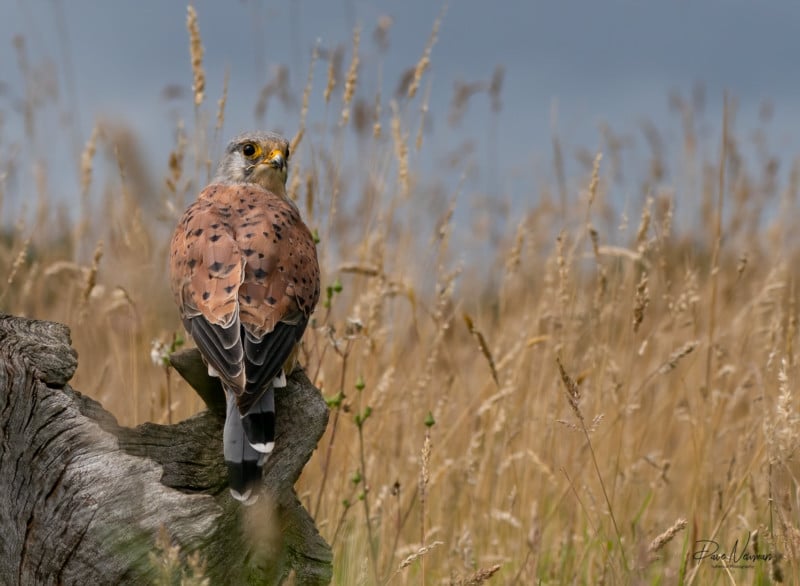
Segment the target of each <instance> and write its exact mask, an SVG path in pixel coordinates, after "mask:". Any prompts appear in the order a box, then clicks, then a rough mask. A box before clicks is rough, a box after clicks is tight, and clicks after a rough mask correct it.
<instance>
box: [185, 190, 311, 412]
mask: <svg viewBox="0 0 800 586" xmlns="http://www.w3.org/2000/svg"><path fill="white" fill-rule="evenodd" d="M170 273H171V285H172V291H173V294H174V296H175V300H176V302H177V304H178V306H179V307H180V310H181V315H182V317H183V318H184V320H185V323H186V320H192V318H195V317H202V318H203V320H204V321H205V322H207V324H209V325H210V327H208V326H207V325H206V324H200V325H201V327H202V330H203V331H202V332H198V333H195V332H191V333H192V334H193V337H194V338H195V341H196V342H197V344H198V346H199V347H200V348H201V350H203V351H204V352H203V354H204V355H206V358H207V359H208V360H210V362H217V360H214V359H213V357H214V356H217V357H218V358H219V359H227V358H233V359H235V360H236V361H238V362H240V363H241V364H239V365H237V364H230V365H225V364H212V366H214V368H215V369H216V370H218V371H219V372H220V373H221V374H223V375H225V374H226V373H227V376H224V378H226V379H229V378H235V379H236V380H227V381H226V382H228V383H229V384H231V383H233V385H232V386H233V388H234V392H237V394H241V396H240V408H241V409H242V411H243V412H244V411H245V410H246V408H247V407H249V405H251V404H252V403H253V402H254V401H255V400H256V399H257V398H258V396H257V393H258V392H259V391H260V390H262V389H258V388H252V387H253V386H258V385H263V384H264V382H265V381H268V380H270V377H271V376H274V375H276V374H277V373H278V372H279V371H280V366H281V365H282V364H283V361H284V360H285V359H286V358H287V357H288V355H289V354H290V353H291V351H292V349H293V348H294V346H295V344H296V341H297V339H299V337H300V335H302V331H303V329H304V328H305V325H306V323H307V320H308V317H309V315H310V313H311V312H312V311H313V309H314V307H315V306H316V303H317V300H318V299H319V266H318V264H317V255H316V247H315V244H314V240H313V237H312V235H311V233H310V232H309V230H308V228H307V227H306V225H305V224H304V223H303V222H302V220H301V219H300V215H299V213H298V212H297V209H296V208H295V207H294V205H293V204H292V203H290V202H289V201H287V200H284V199H282V198H280V197H279V196H277V195H275V194H273V193H271V192H269V191H267V190H265V189H263V188H262V187H260V186H258V185H254V184H237V185H224V184H217V185H210V186H208V187H207V188H206V189H204V190H203V192H202V193H201V194H200V196H199V198H198V200H197V201H196V202H194V203H193V204H192V205H191V206H190V207H189V208H188V209H187V210H186V213H185V214H184V216H183V218H182V219H181V221H180V223H179V225H178V227H177V229H176V231H175V235H174V236H173V239H172V243H171V247H170ZM193 321H194V320H193ZM237 321H238V324H241V327H242V328H243V330H244V333H242V334H241V338H243V342H242V343H240V344H238V346H237V347H236V348H232V349H229V348H221V346H225V345H226V344H227V343H229V341H228V342H224V341H223V339H225V338H226V336H221V335H220V331H219V329H220V328H226V327H231V326H233V327H235V328H236V335H239V329H238V324H237ZM234 324H237V325H234ZM279 324H282V326H281V328H279V329H280V331H278V330H276V327H277V326H278V325H279ZM284 326H296V328H295V327H293V328H291V329H287V328H285V327H284ZM295 329H296V331H293V330H295ZM206 330H209V331H210V332H211V334H209V335H204V333H203V332H206ZM215 332H216V333H215ZM273 332H274V334H273ZM206 333H208V332H206ZM271 334H273V336H272V338H274V339H269V338H270V335H271ZM231 335H232V334H231ZM203 344H206V345H214V346H216V347H215V348H203V347H202V346H203ZM242 345H244V346H248V345H249V346H252V348H250V347H248V348H246V349H245V351H243V349H242ZM259 345H260V346H261V348H259V347H258V346H259ZM267 351H269V352H270V353H272V354H275V353H277V355H275V356H272V357H271V358H270V360H267V361H266V362H264V361H263V360H262V362H263V364H256V363H251V364H247V363H248V361H249V360H250V357H251V356H258V355H259V352H260V353H261V354H264V353H265V352H267ZM276 362H278V367H277V370H276V369H275V363H276ZM267 365H269V366H267ZM259 368H267V369H268V370H275V372H274V373H273V372H263V373H258V372H253V371H255V370H258V369H259ZM244 371H246V373H247V377H246V378H247V381H248V382H247V384H243V382H244V381H243V379H242V376H243V373H244ZM237 374H238V376H237ZM254 395H255V396H254Z"/></svg>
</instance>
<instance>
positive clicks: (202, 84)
mask: <svg viewBox="0 0 800 586" xmlns="http://www.w3.org/2000/svg"><path fill="white" fill-rule="evenodd" d="M186 28H187V29H189V53H190V55H191V58H192V91H193V92H194V105H195V106H199V105H200V104H202V103H203V96H204V94H205V91H206V74H205V71H203V41H202V39H201V38H200V25H199V24H198V22H197V11H196V10H195V9H194V6H192V5H191V4H190V5H189V7H188V9H187V15H186Z"/></svg>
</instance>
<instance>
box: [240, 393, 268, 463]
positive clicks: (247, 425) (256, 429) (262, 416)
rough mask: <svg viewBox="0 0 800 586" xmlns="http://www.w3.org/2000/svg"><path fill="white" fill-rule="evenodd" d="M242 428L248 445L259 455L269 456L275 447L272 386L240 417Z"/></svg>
mask: <svg viewBox="0 0 800 586" xmlns="http://www.w3.org/2000/svg"><path fill="white" fill-rule="evenodd" d="M242 426H243V427H244V433H245V435H246V436H247V441H248V443H249V445H250V446H251V447H252V448H253V449H254V450H256V451H257V452H259V453H260V454H269V453H270V452H272V449H273V448H274V447H275V389H274V388H273V386H272V384H270V385H269V387H268V388H267V390H266V391H265V392H264V394H263V395H261V398H260V399H259V400H258V401H256V403H255V404H254V405H253V406H252V407H251V408H250V411H248V412H247V413H246V414H245V415H244V416H243V417H242Z"/></svg>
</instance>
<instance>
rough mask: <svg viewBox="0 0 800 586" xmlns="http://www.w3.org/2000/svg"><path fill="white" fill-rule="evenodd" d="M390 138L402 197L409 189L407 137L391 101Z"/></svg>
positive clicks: (395, 105)
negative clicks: (392, 141)
mask: <svg viewBox="0 0 800 586" xmlns="http://www.w3.org/2000/svg"><path fill="white" fill-rule="evenodd" d="M392 138H393V139H394V155H395V157H396V158H397V174H398V178H399V180H400V187H401V190H402V194H403V196H404V197H407V196H408V194H409V191H410V187H409V175H408V144H406V142H407V140H408V137H407V135H405V134H404V133H403V131H402V130H401V126H400V112H399V109H398V107H397V102H395V101H392Z"/></svg>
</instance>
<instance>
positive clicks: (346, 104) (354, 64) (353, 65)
mask: <svg viewBox="0 0 800 586" xmlns="http://www.w3.org/2000/svg"><path fill="white" fill-rule="evenodd" d="M360 41H361V28H360V27H356V28H355V29H353V57H352V59H351V61H350V67H349V68H348V69H347V78H345V80H344V96H343V97H342V103H343V105H342V117H341V119H340V120H339V126H345V125H346V124H347V122H348V121H349V120H350V104H351V103H352V101H353V96H354V95H355V93H356V82H357V81H358V65H359V55H358V45H359V42H360Z"/></svg>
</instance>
